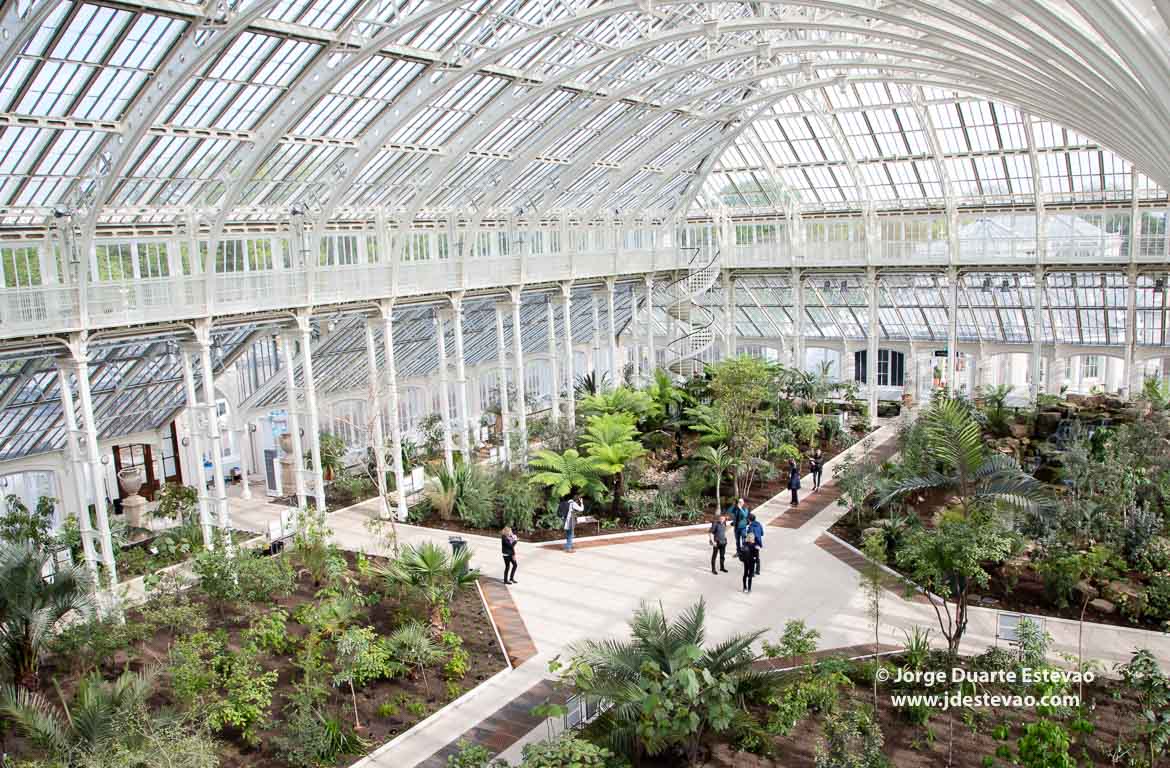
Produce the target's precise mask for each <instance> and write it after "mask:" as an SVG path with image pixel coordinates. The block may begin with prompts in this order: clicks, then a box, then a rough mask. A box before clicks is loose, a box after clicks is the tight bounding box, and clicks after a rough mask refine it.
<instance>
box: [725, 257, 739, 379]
mask: <svg viewBox="0 0 1170 768" xmlns="http://www.w3.org/2000/svg"><path fill="white" fill-rule="evenodd" d="M735 314H736V311H735V283H734V281H732V279H731V270H730V269H725V270H723V356H724V357H726V358H732V357H735Z"/></svg>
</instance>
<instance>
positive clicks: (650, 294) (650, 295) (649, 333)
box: [646, 275, 658, 379]
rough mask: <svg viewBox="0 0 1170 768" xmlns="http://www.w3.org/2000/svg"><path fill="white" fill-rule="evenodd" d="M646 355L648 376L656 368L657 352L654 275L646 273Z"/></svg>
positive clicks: (652, 373)
mask: <svg viewBox="0 0 1170 768" xmlns="http://www.w3.org/2000/svg"><path fill="white" fill-rule="evenodd" d="M646 357H647V358H649V359H648V361H647V367H648V368H649V378H651V379H653V378H654V372H655V371H656V370H658V353H657V351H656V350H655V349H654V276H653V275H646Z"/></svg>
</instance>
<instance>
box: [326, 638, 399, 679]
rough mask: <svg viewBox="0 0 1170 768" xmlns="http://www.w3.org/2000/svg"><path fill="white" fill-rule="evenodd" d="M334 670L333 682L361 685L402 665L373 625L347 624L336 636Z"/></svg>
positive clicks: (395, 671)
mask: <svg viewBox="0 0 1170 768" xmlns="http://www.w3.org/2000/svg"><path fill="white" fill-rule="evenodd" d="M336 645H337V661H336V664H337V666H338V667H339V669H338V672H337V673H336V674H335V675H334V676H333V684H334V685H342V684H350V685H353V686H354V687H358V688H360V687H362V686H364V685H365V684H366V683H368V682H370V681H372V680H378V679H382V678H391V677H395V676H397V675H399V674H401V673H402V672H403V671H404V669H405V668H404V667H403V665H402V664H400V663H399V662H398V661H397V660H396V659H395V658H394V656H393V651H392V649H391V646H390V643H389V642H388V641H387V640H386V638H384V637H379V636H378V633H377V631H376V630H375V629H374V628H373V627H350V628H349V629H347V630H345V631H344V632H342V633H341V634H340V635H338V637H337V641H336Z"/></svg>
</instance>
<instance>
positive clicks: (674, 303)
mask: <svg viewBox="0 0 1170 768" xmlns="http://www.w3.org/2000/svg"><path fill="white" fill-rule="evenodd" d="M722 229H723V228H722V226H721V223H720V222H718V220H717V222H716V226H715V228H714V231H713V234H714V237H713V238H712V240H711V241H710V242H707V243H701V244H699V245H692V246H682V245H680V246H679V248H680V250H681V251H682V252H683V253H684V254H686V256H687V271H686V273H685V274H683V275H682V276H680V277H678V278H677V279H675V280H673V281H671V282H669V283H667V284H665V285H664V286H663V287H662V289H661V299H660V301H662V306H663V307H664V309H665V312H666V314H667V316H669V317H671V318H673V319H674V320H675V321H676V322H675V324H676V326H677V330H676V329H674V328H672V329H668V330H670V331H672V332H673V333H674V334H676V335H675V337H674V338H673V340H672V341H670V342H669V343H668V344H667V345H666V354H667V361H666V367H667V369H668V370H669V371H670V372H671V373H674V374H676V375H678V376H684V377H691V376H694V375H696V374H699V373H702V371H703V360H702V357H703V354H704V353H705V352H707V350H709V349H710V348H711V347H712V346H713V345H714V344H715V340H716V328H715V326H716V318H715V313H714V312H712V311H711V310H710V309H709V308H707V307H705V306H703V304H701V303H700V302H699V299H700V298H701V297H702V296H704V295H705V294H706V293H707V292H709V291H710V290H711V289H712V288H713V287H714V286H715V284H716V283H718V282H719V274H720V270H721V266H722V262H721V251H722V249H721V246H720V242H721V240H722Z"/></svg>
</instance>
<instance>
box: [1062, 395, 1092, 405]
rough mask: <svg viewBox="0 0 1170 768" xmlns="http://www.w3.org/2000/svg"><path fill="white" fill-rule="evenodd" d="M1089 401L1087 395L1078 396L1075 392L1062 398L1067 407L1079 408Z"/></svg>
mask: <svg viewBox="0 0 1170 768" xmlns="http://www.w3.org/2000/svg"><path fill="white" fill-rule="evenodd" d="M1088 399H1089V395H1078V394H1076V393H1075V392H1069V393H1068V394H1067V395H1065V396H1064V400H1065V403H1066V404H1068V405H1077V406H1081V405H1084V404H1085V401H1087V400H1088Z"/></svg>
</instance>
